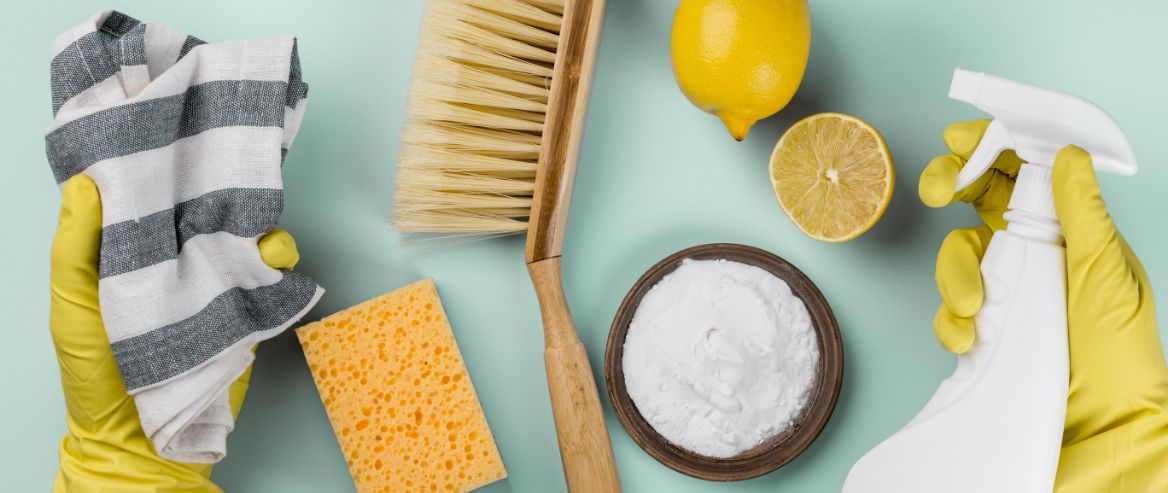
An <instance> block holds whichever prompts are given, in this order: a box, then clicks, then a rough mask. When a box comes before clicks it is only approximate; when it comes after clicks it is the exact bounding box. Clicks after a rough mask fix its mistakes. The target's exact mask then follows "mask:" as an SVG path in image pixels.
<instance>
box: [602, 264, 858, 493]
mask: <svg viewBox="0 0 1168 493" xmlns="http://www.w3.org/2000/svg"><path fill="white" fill-rule="evenodd" d="M687 258H689V259H695V260H718V259H726V260H731V261H735V262H741V263H745V264H747V265H753V266H756V267H759V268H762V269H763V270H766V271H767V272H770V273H771V274H774V275H775V276H777V277H779V278H780V279H782V280H783V281H784V282H786V283H787V284H788V285H789V286H790V287H791V291H792V292H794V293H795V295H796V296H798V297H799V298H800V299H801V300H803V304H804V305H805V306H806V307H807V311H808V313H809V314H810V315H811V320H812V325H813V327H814V328H815V332H816V335H817V339H818V342H817V346H818V349H819V352H820V358H819V362H818V364H817V365H816V379H815V385H814V386H813V387H812V389H811V396H810V399H809V404H808V405H807V407H805V408H804V410H803V412H802V413H801V414H800V417H799V419H798V420H797V421H796V423H795V425H794V426H793V427H791V428H788V429H787V430H785V431H784V432H782V433H779V434H778V435H776V436H774V437H772V438H771V439H769V440H767V441H765V442H763V443H762V444H759V445H758V446H756V447H754V448H752V449H750V450H747V451H745V452H743V453H741V454H739V455H736V456H734V457H729V458H717V457H709V456H705V455H701V454H698V453H695V452H692V451H690V450H688V449H685V448H683V447H681V446H678V445H676V444H674V443H672V442H670V441H669V440H667V439H665V437H663V436H661V435H660V434H659V433H657V431H656V430H654V429H653V427H652V425H650V424H649V423H648V421H646V420H645V418H644V417H643V416H641V413H640V412H639V411H638V410H637V407H636V405H635V404H634V403H633V402H632V398H631V397H629V394H628V391H627V389H626V388H625V378H624V365H623V364H622V357H623V355H624V340H625V337H626V336H627V334H628V327H629V324H630V322H631V321H632V318H633V315H634V314H635V313H636V309H637V307H638V306H639V305H640V302H641V299H642V298H643V297H644V295H645V293H647V292H648V290H649V289H650V288H652V287H653V286H655V285H656V284H657V283H658V282H659V281H660V280H661V279H662V278H663V277H665V276H666V275H668V274H670V273H672V272H673V271H674V270H676V269H677V267H678V266H680V265H681V263H682V261H683V260H685V259H687ZM843 375H844V352H843V339H842V337H841V336H840V332H839V324H838V323H837V321H836V318H835V314H834V313H833V312H832V310H831V306H830V305H829V304H828V302H827V299H826V298H824V297H823V293H822V292H820V291H819V288H818V287H816V286H815V283H813V282H812V281H811V279H810V278H808V277H807V275H806V274H804V273H803V272H802V271H800V270H799V269H798V268H797V267H795V266H794V265H793V264H791V263H790V262H788V261H786V260H785V259H783V258H782V257H780V256H778V255H775V254H773V253H771V252H768V251H766V250H762V249H760V248H756V247H752V246H748V245H741V244H737V243H707V244H704V245H697V246H693V247H690V248H686V249H684V250H681V251H679V252H676V253H674V254H672V255H670V256H668V257H665V258H664V259H662V260H661V261H659V262H657V263H656V264H654V265H653V266H652V267H650V268H649V270H647V271H645V273H644V274H642V275H641V277H640V278H639V279H638V280H637V282H636V283H634V284H633V286H632V287H631V288H630V289H629V291H628V293H627V294H626V295H625V297H624V299H623V300H622V301H621V304H620V307H619V308H618V309H617V312H616V315H615V317H614V318H613V322H612V327H611V328H610V330H609V334H608V342H607V345H606V347H605V352H604V376H605V381H606V387H607V390H608V395H609V399H610V400H611V402H612V407H613V410H614V411H615V413H616V416H617V419H618V420H620V423H621V425H622V426H623V427H624V429H625V431H626V432H628V434H629V436H631V437H632V438H633V441H634V442H636V443H637V445H638V446H640V447H641V449H642V450H644V451H645V452H646V453H648V454H649V455H650V456H652V457H653V458H654V459H657V461H658V462H660V463H662V464H664V465H665V466H667V467H669V468H671V469H673V470H675V471H678V472H680V473H683V474H686V475H689V476H692V477H695V478H699V479H705V480H710V481H738V480H743V479H750V478H755V477H758V476H761V475H763V474H767V473H769V472H772V471H774V470H776V469H778V468H780V467H782V466H784V465H786V464H787V463H789V462H791V461H792V460H794V459H795V458H796V457H798V456H799V455H800V454H801V453H803V451H805V450H806V449H807V448H808V447H809V446H810V445H811V443H812V442H814V441H815V439H816V438H817V437H818V436H819V434H820V433H822V431H823V428H824V427H825V426H826V425H827V422H828V420H829V419H830V418H831V415H832V413H833V411H834V410H835V406H836V403H837V402H838V400H839V395H840V389H841V387H842V385H843Z"/></svg>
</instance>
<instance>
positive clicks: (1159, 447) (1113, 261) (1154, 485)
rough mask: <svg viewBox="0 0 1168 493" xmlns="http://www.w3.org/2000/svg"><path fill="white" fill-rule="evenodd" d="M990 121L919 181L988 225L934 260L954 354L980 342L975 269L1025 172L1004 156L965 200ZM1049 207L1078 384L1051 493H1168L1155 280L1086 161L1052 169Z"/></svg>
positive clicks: (1166, 390)
mask: <svg viewBox="0 0 1168 493" xmlns="http://www.w3.org/2000/svg"><path fill="white" fill-rule="evenodd" d="M988 124H989V122H988V121H984V120H983V121H975V122H966V123H957V124H953V125H950V126H949V128H947V129H945V133H944V140H945V144H946V145H948V146H949V149H950V150H951V151H952V152H953V154H951V155H946V156H939V157H937V158H935V159H933V161H932V162H930V163H929V166H928V167H927V168H926V169H925V171H924V173H923V174H922V175H921V181H920V195H921V200H922V201H924V202H925V204H926V205H928V206H930V207H942V206H945V205H947V204H949V203H951V202H953V201H955V200H960V201H963V202H969V203H972V204H973V206H974V208H975V209H976V210H977V212H978V214H979V215H980V216H981V218H982V219H983V220H984V221H985V223H986V225H984V226H979V227H975V228H966V229H958V230H955V231H953V232H952V233H950V234H949V236H948V237H946V238H945V241H944V243H943V244H942V245H941V250H940V252H939V253H938V255H937V288H938V290H939V291H940V292H941V300H942V304H941V308H940V310H938V312H937V317H936V319H935V321H934V328H935V330H936V334H937V339H938V340H939V341H940V342H941V345H942V346H944V347H945V348H946V349H948V350H950V351H953V352H955V353H963V352H965V351H967V350H968V349H969V348H970V346H971V345H972V344H973V342H974V340H975V339H976V334H975V332H976V331H975V327H974V322H973V315H974V314H975V313H977V311H978V309H979V308H981V304H982V301H983V299H984V296H985V293H984V291H983V288H982V279H981V271H980V268H979V264H980V261H981V258H982V256H983V255H984V254H985V250H986V246H987V245H988V244H989V241H990V236H991V235H992V234H993V231H994V230H997V229H1001V228H1004V227H1005V226H1006V222H1005V220H1003V219H1002V213H1003V212H1005V211H1006V206H1007V203H1008V202H1009V199H1010V194H1011V193H1012V191H1013V189H1014V176H1015V175H1016V174H1017V172H1018V167H1019V165H1020V164H1021V160H1019V158H1018V156H1017V155H1016V154H1014V153H1013V152H1007V153H1003V155H1002V156H1001V157H999V158H998V160H997V162H995V163H994V166H993V170H992V171H991V172H988V173H986V175H985V176H983V177H982V178H981V179H979V180H978V181H977V182H975V183H974V184H973V185H972V186H970V187H968V188H967V189H966V190H963V191H961V192H958V193H954V191H953V187H954V185H955V183H956V182H957V173H958V171H960V169H961V167H962V166H964V165H965V161H966V160H967V159H968V158H969V156H970V155H971V154H972V153H973V150H974V149H975V148H976V147H977V143H978V142H979V141H980V140H981V137H982V134H983V133H985V129H986V126H987V125H988ZM1053 181H1054V202H1055V209H1056V211H1057V213H1058V218H1059V222H1060V223H1062V229H1063V235H1064V236H1065V238H1066V247H1067V325H1068V331H1069V332H1068V343H1069V349H1070V365H1071V368H1070V370H1071V380H1070V394H1069V396H1068V397H1067V416H1066V422H1065V427H1064V431H1063V448H1062V455H1061V457H1060V459H1059V470H1058V477H1057V479H1056V482H1055V490H1056V491H1058V492H1063V493H1069V492H1112V493H1122V492H1127V493H1136V492H1140V493H1143V492H1151V491H1168V367H1166V366H1165V360H1164V352H1163V350H1162V348H1161V345H1160V335H1159V332H1158V330H1157V327H1156V310H1155V303H1154V302H1153V300H1152V286H1151V283H1150V282H1149V281H1148V275H1147V273H1145V272H1144V268H1143V266H1142V265H1140V261H1139V259H1137V258H1136V256H1135V254H1134V253H1133V252H1132V250H1131V248H1130V247H1129V246H1128V244H1127V242H1126V241H1124V239H1123V237H1122V236H1121V235H1120V234H1119V232H1118V231H1117V230H1116V229H1115V224H1114V223H1112V221H1111V216H1110V215H1108V213H1107V206H1106V204H1104V202H1103V197H1102V195H1101V194H1100V190H1099V184H1098V183H1097V182H1096V179H1095V169H1094V167H1093V166H1092V164H1091V156H1090V155H1089V154H1088V153H1087V152H1086V151H1084V150H1082V149H1080V148H1078V147H1074V146H1068V147H1067V148H1064V149H1063V150H1062V151H1061V152H1059V154H1058V156H1057V157H1056V159H1055V162H1054V176H1053Z"/></svg>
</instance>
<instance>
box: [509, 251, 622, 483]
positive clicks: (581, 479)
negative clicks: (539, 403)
mask: <svg viewBox="0 0 1168 493" xmlns="http://www.w3.org/2000/svg"><path fill="white" fill-rule="evenodd" d="M527 270H528V272H529V273H530V274H531V281H532V283H533V284H534V285H535V294H536V296H537V297H538V298H539V308H540V312H541V313H542V314H543V335H544V353H543V357H544V364H545V365H546V366H547V376H548V390H549V391H550V392H551V396H552V414H554V415H555V419H556V435H558V437H559V441H560V458H561V459H562V460H563V462H564V477H565V478H566V479H567V481H568V491H570V492H572V493H586V492H587V493H591V492H596V493H614V492H619V491H620V490H621V486H620V478H619V477H618V476H617V472H616V460H615V459H614V458H613V455H612V444H611V443H610V442H609V438H608V426H607V425H605V423H604V411H603V410H602V409H601V407H600V394H599V393H598V392H597V390H596V380H595V379H594V378H593V376H592V366H591V365H590V364H589V363H588V354H587V353H586V352H585V351H584V345H583V344H581V343H580V338H579V337H578V336H577V335H576V328H575V326H574V325H573V324H572V315H571V313H569V312H568V301H567V299H565V298H564V287H563V281H562V279H561V277H560V258H559V257H553V258H549V259H546V260H541V261H539V262H533V263H530V264H527Z"/></svg>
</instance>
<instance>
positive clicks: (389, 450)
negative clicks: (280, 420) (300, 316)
mask: <svg viewBox="0 0 1168 493" xmlns="http://www.w3.org/2000/svg"><path fill="white" fill-rule="evenodd" d="M296 335H297V336H298V337H299V338H300V345H301V347H303V348H304V356H305V358H306V359H307V360H308V367H309V369H311V371H312V377H313V379H314V380H315V381H316V387H317V390H318V391H319V392H320V396H321V400H323V401H324V407H325V410H326V411H327V412H328V417H329V421H331V422H332V425H333V431H334V432H335V433H336V435H337V441H339V442H340V445H341V450H342V451H343V452H344V454H345V460H346V462H347V463H348V465H349V472H350V474H352V475H353V482H354V483H356V485H357V491H358V492H360V493H382V492H384V493H401V492H410V491H418V492H442V493H444V492H464V491H470V490H473V489H475V488H478V487H480V486H483V485H486V484H488V483H491V482H493V481H497V480H499V479H502V478H505V477H506V476H507V471H506V470H505V469H504V468H503V460H502V459H501V458H500V457H499V449H498V447H497V446H496V445H495V439H494V437H493V436H492V435H491V430H490V428H488V427H487V419H486V416H484V415H483V409H482V406H481V405H480V404H479V400H478V396H476V395H475V390H474V387H473V386H472V385H471V382H470V376H469V375H468V374H467V372H466V365H465V364H464V363H463V361H462V355H461V354H460V353H459V352H458V345H457V344H456V342H455V340H454V333H453V332H451V330H450V324H449V323H448V322H447V320H446V313H445V312H444V311H443V310H442V304H441V301H440V300H439V299H438V291H437V290H436V289H435V287H434V282H433V281H432V280H429V279H426V280H422V281H418V282H416V283H414V284H411V285H409V286H406V287H404V288H401V289H399V290H397V291H394V292H392V293H389V294H386V295H382V296H380V297H378V298H374V299H372V300H369V301H366V302H364V303H361V304H360V305H357V306H354V307H352V308H349V309H347V310H344V311H341V312H339V313H336V314H333V315H330V316H328V317H325V318H324V319H323V320H320V321H319V322H315V323H312V324H309V325H305V326H304V327H301V328H300V329H298V330H297V331H296Z"/></svg>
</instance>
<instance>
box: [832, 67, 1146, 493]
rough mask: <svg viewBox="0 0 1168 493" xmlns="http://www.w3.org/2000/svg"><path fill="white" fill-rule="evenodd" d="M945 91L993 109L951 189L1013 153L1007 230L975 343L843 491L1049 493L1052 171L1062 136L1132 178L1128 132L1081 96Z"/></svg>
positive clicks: (1055, 439) (1054, 272) (1061, 294)
mask: <svg viewBox="0 0 1168 493" xmlns="http://www.w3.org/2000/svg"><path fill="white" fill-rule="evenodd" d="M949 97H950V98H952V99H956V100H958V101H964V102H966V103H969V104H972V105H974V106H976V107H978V108H980V109H981V110H982V111H985V112H986V113H989V114H990V115H992V116H993V117H994V120H993V122H992V123H990V125H989V127H988V128H987V129H986V132H985V135H984V136H983V137H982V140H981V143H980V144H979V145H978V147H977V149H976V150H975V151H974V153H973V155H972V156H971V157H970V159H969V161H968V162H967V163H966V165H965V167H964V168H962V170H961V172H960V174H959V175H958V178H957V190H961V189H963V188H965V187H967V186H969V185H970V184H972V183H973V182H974V181H975V180H976V179H977V178H978V177H979V176H981V175H982V173H985V172H986V171H987V170H989V169H990V166H991V165H992V164H993V162H994V160H995V159H997V157H998V155H999V154H1001V152H1002V151H1004V150H1006V149H1013V150H1014V151H1015V152H1017V153H1018V156H1019V157H1021V158H1022V160H1023V161H1025V163H1026V164H1023V165H1022V167H1021V169H1020V170H1019V172H1018V176H1017V182H1016V184H1015V187H1014V192H1013V195H1012V196H1011V197H1010V203H1009V209H1010V210H1009V212H1007V213H1006V214H1005V219H1006V221H1007V222H1008V223H1009V225H1008V227H1007V228H1006V229H1005V230H1002V231H997V232H995V233H994V236H993V239H992V240H991V241H990V245H989V248H988V250H987V251H986V254H985V257H984V258H983V259H982V264H981V272H982V278H983V281H984V286H985V302H984V304H983V305H982V308H981V310H980V311H979V312H978V313H977V315H975V317H974V322H975V325H976V327H977V340H976V342H975V343H974V345H973V347H971V348H970V350H969V351H968V352H967V353H965V354H962V355H960V356H958V361H957V369H956V371H954V373H953V375H952V376H950V377H949V378H948V379H946V380H945V381H944V382H942V383H941V386H940V387H939V388H938V389H937V392H936V393H935V394H934V395H933V397H932V399H930V400H929V402H928V403H927V404H926V405H925V407H924V409H922V410H921V411H920V413H918V414H917V415H916V417H914V418H913V419H912V421H909V423H908V424H907V425H905V426H904V428H902V429H901V430H900V431H898V432H897V433H896V434H895V435H893V436H892V437H890V438H888V439H887V440H885V441H884V442H883V443H881V444H880V445H877V446H876V448H874V449H872V450H871V451H870V452H868V454H867V455H865V456H864V457H862V458H861V459H860V461H859V462H857V463H856V465H855V466H853V467H852V470H851V472H850V473H849V474H848V478H847V480H846V482H845V483H844V488H843V491H844V492H845V493H864V492H881V493H885V492H897V493H935V492H941V491H944V492H950V493H961V492H969V493H974V492H976V493H987V492H1007V491H1008V492H1015V493H1028V492H1050V491H1051V490H1052V489H1053V487H1054V479H1055V473H1056V471H1057V469H1058V458H1059V450H1060V448H1061V445H1062V443H1061V442H1062V433H1063V420H1064V417H1065V415H1066V406H1067V388H1068V378H1069V375H1068V374H1069V364H1068V354H1067V306H1066V303H1067V301H1066V261H1065V254H1066V251H1065V248H1064V246H1063V237H1062V230H1061V228H1060V226H1059V222H1058V216H1057V215H1056V214H1055V208H1054V195H1053V192H1052V189H1051V167H1052V166H1053V164H1054V157H1055V154H1057V153H1058V151H1059V150H1060V149H1062V148H1063V147H1064V146H1066V145H1069V144H1074V145H1077V146H1079V147H1082V148H1083V149H1085V150H1086V151H1087V152H1089V153H1090V154H1091V157H1092V160H1093V162H1094V164H1095V168H1096V170H1098V171H1105V172H1110V173H1116V174H1120V175H1131V174H1134V173H1135V172H1136V161H1135V157H1134V156H1133V153H1132V149H1131V146H1130V145H1129V144H1128V141H1127V137H1126V136H1125V135H1124V133H1123V131H1122V130H1121V129H1120V128H1119V125H1118V124H1116V123H1115V121H1114V120H1112V119H1111V117H1110V116H1108V115H1107V113H1105V112H1104V111H1103V110H1102V109H1100V108H1099V107H1098V106H1095V105H1094V104H1092V103H1090V102H1088V101H1085V100H1083V99H1080V98H1077V97H1074V96H1071V95H1068V94H1062V93H1058V92H1054V91H1050V90H1046V89H1042V88H1038V87H1034V86H1030V85H1026V84H1022V83H1018V82H1014V81H1010V80H1006V79H1001V78H998V77H994V76H992V75H988V74H982V73H975V72H968V71H965V70H961V69H957V70H956V71H955V72H954V74H953V82H952V85H951V86H950V87H949Z"/></svg>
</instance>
